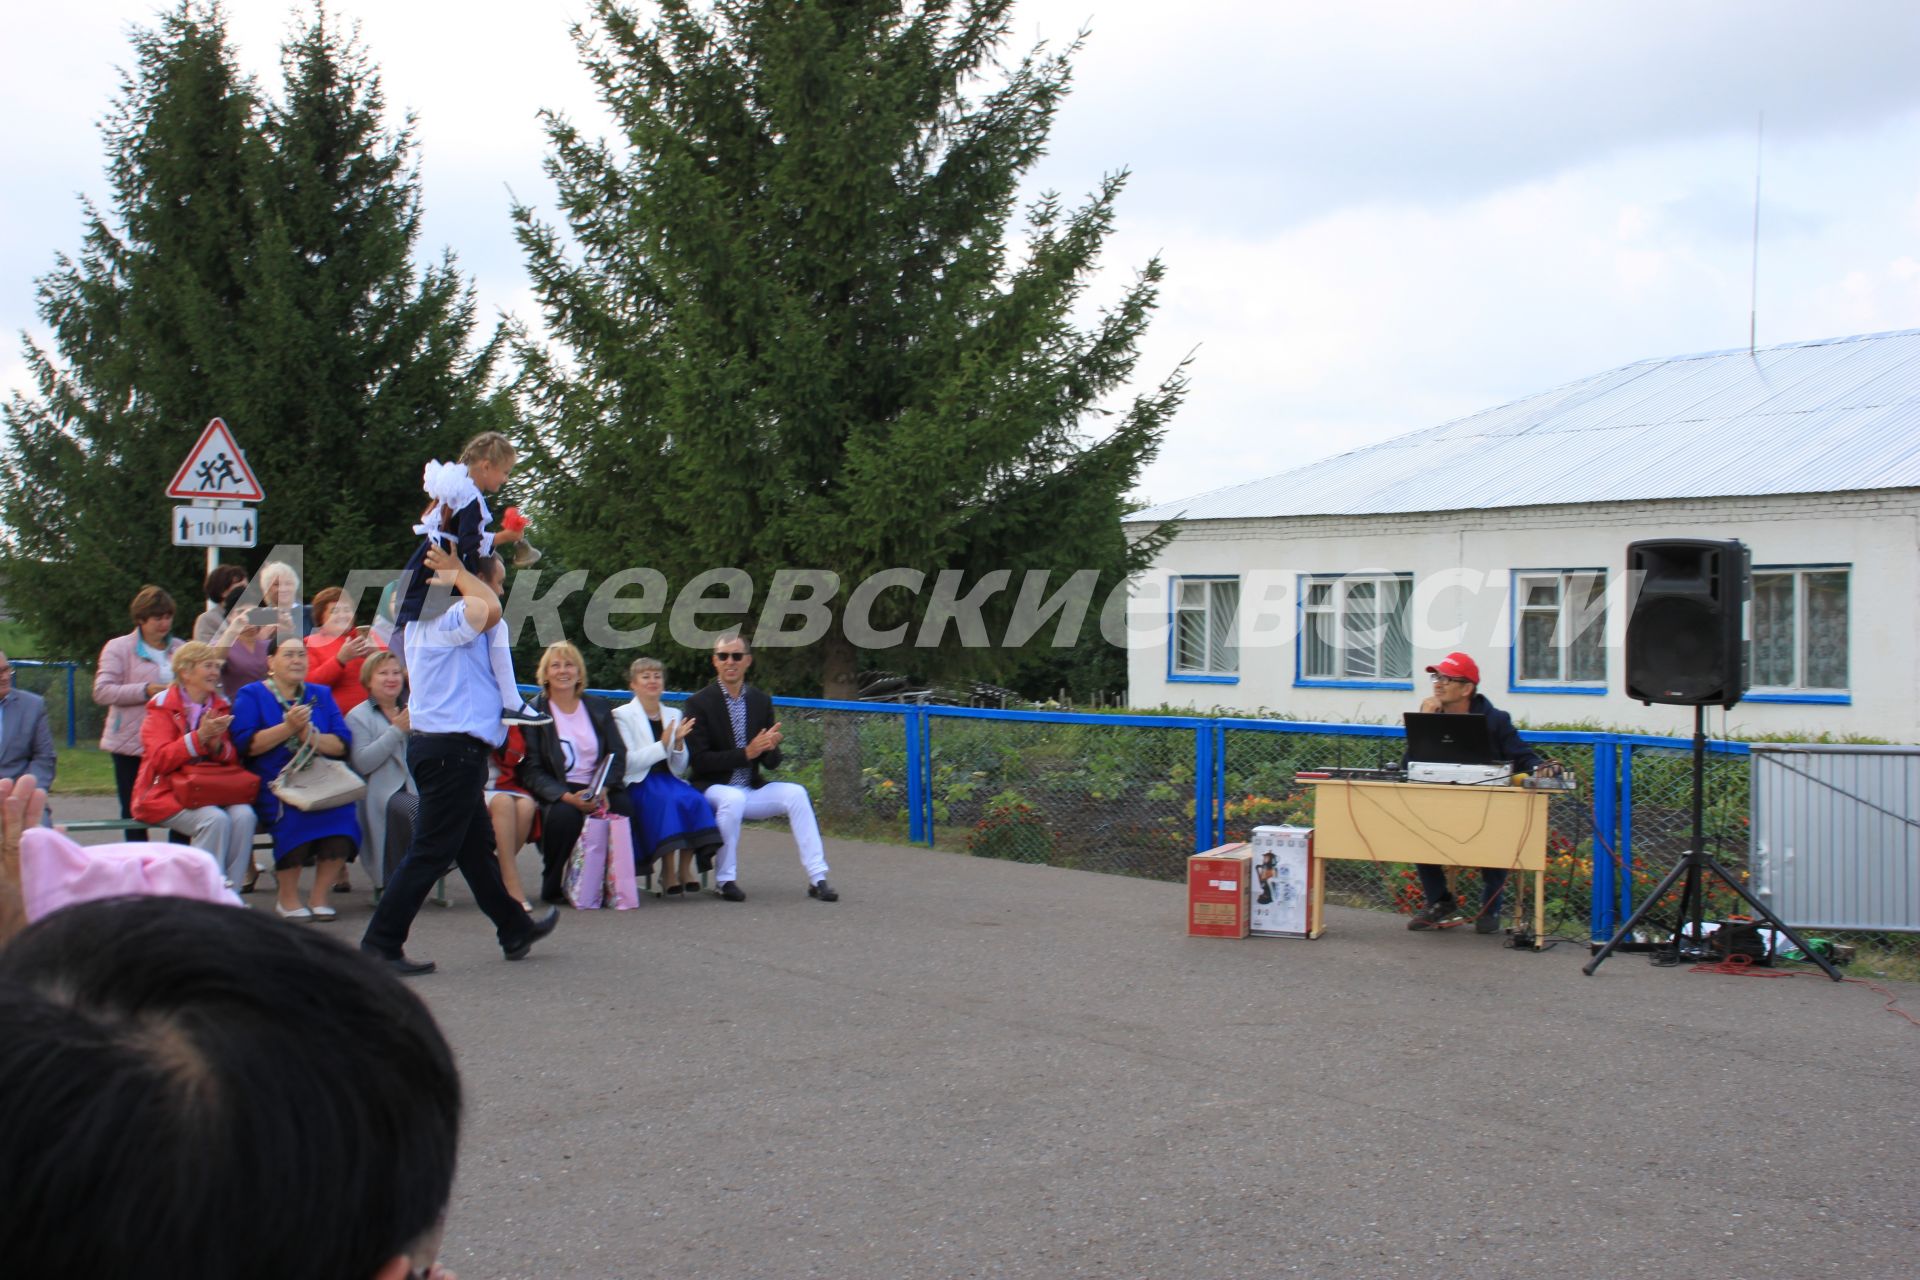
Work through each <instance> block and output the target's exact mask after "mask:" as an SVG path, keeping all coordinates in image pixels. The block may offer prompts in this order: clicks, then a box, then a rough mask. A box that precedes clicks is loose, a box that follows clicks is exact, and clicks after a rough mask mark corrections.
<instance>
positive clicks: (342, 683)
mask: <svg viewBox="0 0 1920 1280" xmlns="http://www.w3.org/2000/svg"><path fill="white" fill-rule="evenodd" d="M380 647H381V646H379V645H377V644H375V643H374V642H373V640H372V639H370V638H369V637H368V635H367V632H366V630H365V628H358V627H355V626H354V625H353V602H352V601H351V600H348V599H347V598H346V593H345V592H343V591H342V590H341V589H340V588H339V587H325V588H323V589H321V590H320V591H317V592H315V593H314V597H313V634H312V635H310V636H308V637H307V680H308V682H309V683H312V684H323V685H325V686H327V692H328V693H331V694H332V695H333V705H335V706H336V707H339V708H340V714H341V715H346V714H347V713H348V712H349V711H352V710H353V709H354V708H355V707H357V706H359V705H360V704H361V703H362V702H365V701H366V700H367V687H366V685H364V684H362V683H361V682H360V672H361V669H362V666H363V664H364V663H365V662H366V660H367V656H368V655H369V654H371V653H374V652H376V651H377V650H378V649H379V648H380Z"/></svg>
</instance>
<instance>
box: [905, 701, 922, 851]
mask: <svg viewBox="0 0 1920 1280" xmlns="http://www.w3.org/2000/svg"><path fill="white" fill-rule="evenodd" d="M900 719H901V722H902V727H903V728H904V729H905V730H906V735H907V750H906V757H907V758H906V766H907V767H906V774H907V777H906V783H907V842H908V843H909V844H923V843H925V841H926V838H927V820H926V814H925V813H924V812H923V811H922V809H921V805H922V804H923V803H924V802H925V798H926V792H927V787H926V785H925V783H924V781H923V780H922V779H921V777H920V757H921V754H922V753H921V750H920V738H921V733H922V731H923V727H922V725H921V723H920V717H919V716H918V715H915V714H914V713H913V712H911V711H909V712H907V713H906V714H905V715H903V716H901V717H900Z"/></svg>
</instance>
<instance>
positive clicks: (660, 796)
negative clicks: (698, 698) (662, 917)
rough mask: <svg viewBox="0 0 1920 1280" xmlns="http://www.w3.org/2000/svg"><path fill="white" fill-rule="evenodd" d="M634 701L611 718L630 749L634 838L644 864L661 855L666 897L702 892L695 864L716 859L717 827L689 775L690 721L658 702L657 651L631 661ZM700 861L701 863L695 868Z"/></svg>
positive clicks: (663, 684)
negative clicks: (684, 776)
mask: <svg viewBox="0 0 1920 1280" xmlns="http://www.w3.org/2000/svg"><path fill="white" fill-rule="evenodd" d="M627 687H628V688H630V689H632V690H633V701H632V702H629V703H627V704H626V705H625V706H620V707H615V708H614V709H613V722H614V724H615V725H617V726H618V727H619V729H620V740H621V741H622V742H623V743H624V744H625V745H626V749H627V776H626V778H625V779H624V781H625V782H626V784H627V795H628V797H629V798H630V799H631V800H632V801H633V812H634V815H635V816H634V826H635V828H636V830H635V832H634V841H633V846H634V850H635V852H636V853H638V855H639V858H640V865H641V866H642V867H646V866H648V865H649V864H651V863H652V861H653V860H654V859H656V858H658V859H659V860H660V882H661V883H662V884H663V885H664V886H665V893H666V894H667V896H669V897H688V896H692V895H694V894H697V893H699V892H700V877H699V874H698V872H699V871H705V870H707V869H708V868H709V867H711V866H712V865H713V855H714V852H715V851H716V850H717V849H719V847H720V827H719V823H718V822H717V821H716V820H715V818H714V816H713V806H712V805H710V804H708V803H707V798H706V797H705V796H703V795H701V794H700V793H699V792H698V791H695V790H694V789H693V788H692V787H690V786H688V785H687V784H686V782H684V781H683V780H682V779H681V777H680V775H681V774H684V773H685V772H686V771H687V746H686V740H687V730H689V729H691V728H692V727H693V721H691V720H688V719H686V718H685V717H684V716H682V715H681V714H680V708H678V707H669V706H666V705H664V704H662V703H661V701H660V695H661V694H663V693H665V692H666V688H667V669H666V668H665V667H664V666H662V665H661V664H660V662H659V661H658V660H656V659H653V658H635V659H634V661H633V665H632V666H631V667H629V668H627ZM696 864H697V866H698V871H696V869H695V868H696Z"/></svg>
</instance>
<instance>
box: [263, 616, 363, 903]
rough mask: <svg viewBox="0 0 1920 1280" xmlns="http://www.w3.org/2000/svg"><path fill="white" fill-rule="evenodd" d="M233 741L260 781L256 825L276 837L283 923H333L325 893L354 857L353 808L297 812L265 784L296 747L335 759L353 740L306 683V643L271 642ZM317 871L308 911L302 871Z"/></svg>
mask: <svg viewBox="0 0 1920 1280" xmlns="http://www.w3.org/2000/svg"><path fill="white" fill-rule="evenodd" d="M233 740H234V742H235V743H237V744H238V745H239V747H240V750H241V753H242V754H243V755H245V756H246V758H247V766H248V767H249V768H250V769H252V770H253V771H254V772H255V773H257V774H259V775H260V784H261V785H260V800H259V810H260V820H261V822H262V823H263V824H264V825H265V826H266V828H267V830H268V831H269V832H271V833H272V835H273V873H274V878H275V879H276V880H277V881H278V883H279V891H280V892H279V902H278V903H277V904H276V905H275V908H274V909H275V910H276V911H278V912H279V913H280V915H281V917H282V918H284V919H287V920H332V919H333V918H334V917H335V916H337V915H338V914H339V912H337V911H335V910H334V909H333V908H332V907H330V906H328V905H327V894H329V893H330V892H332V890H333V886H334V884H335V883H336V882H337V881H338V880H339V879H340V877H341V876H343V875H344V874H346V867H347V863H348V862H349V861H350V860H352V858H353V856H354V854H355V853H356V852H358V847H359V844H360V820H359V818H358V816H356V814H355V813H354V805H353V802H352V801H348V802H347V803H345V804H337V805H334V806H332V807H331V808H327V809H312V810H305V809H296V808H294V807H293V806H292V805H286V804H282V803H281V802H280V798H279V797H278V796H276V795H274V794H273V791H272V790H271V789H270V786H269V784H271V783H272V782H273V780H274V779H276V778H278V777H279V776H280V774H281V772H282V771H283V770H284V769H285V768H286V767H287V765H288V764H290V763H291V762H292V760H293V756H294V751H295V749H296V748H298V747H301V746H309V747H311V748H313V750H314V752H315V753H316V754H318V755H323V756H331V757H333V758H334V759H336V760H338V759H341V758H343V757H344V756H345V755H346V754H347V750H348V746H349V744H350V743H351V741H352V735H351V733H350V732H349V731H348V729H347V722H346V720H345V719H343V718H342V717H341V715H340V709H339V708H338V707H336V706H334V704H333V695H332V694H330V693H328V692H327V691H326V690H325V689H324V688H322V687H321V686H319V685H317V684H308V683H307V642H306V641H304V640H302V639H300V638H299V637H298V636H292V635H280V636H276V637H274V639H273V640H272V641H270V642H269V652H268V657H267V678H266V679H265V680H262V681H260V682H258V683H257V684H250V685H248V686H247V687H246V688H244V689H242V690H241V691H240V694H239V696H238V697H236V698H235V699H234V700H233ZM306 866H311V867H314V868H315V870H314V873H313V896H312V902H313V903H314V905H313V906H311V907H309V906H303V905H302V904H301V902H300V868H302V867H306Z"/></svg>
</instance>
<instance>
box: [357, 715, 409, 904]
mask: <svg viewBox="0 0 1920 1280" xmlns="http://www.w3.org/2000/svg"><path fill="white" fill-rule="evenodd" d="M347 728H348V730H349V731H351V732H352V734H353V745H352V747H350V748H349V749H348V752H347V763H348V764H350V765H352V766H353V771H354V772H355V773H357V774H359V775H360V776H361V777H363V778H365V779H366V780H367V794H366V795H364V796H362V797H361V798H360V801H359V805H360V830H361V832H362V833H363V834H364V835H365V836H366V839H365V840H363V841H362V842H361V844H360V858H361V861H363V862H365V863H366V866H367V871H368V874H370V875H371V876H372V877H373V882H374V883H375V884H377V885H384V884H386V882H387V877H388V876H390V875H392V874H393V870H394V869H393V868H392V867H389V866H387V865H386V850H387V801H388V800H390V799H392V798H393V794H394V793H395V792H396V791H407V792H411V793H413V794H415V795H417V794H419V788H417V787H415V786H414V784H413V774H411V773H410V772H408V770H407V735H406V734H404V733H401V732H400V731H399V730H398V729H396V728H394V727H393V726H392V725H391V724H389V723H388V722H387V718H386V716H384V715H382V714H381V713H380V708H379V707H377V706H375V705H374V704H373V699H371V698H369V699H367V701H365V702H363V703H361V704H360V705H359V706H357V707H355V708H354V709H353V710H351V711H349V712H347Z"/></svg>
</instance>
